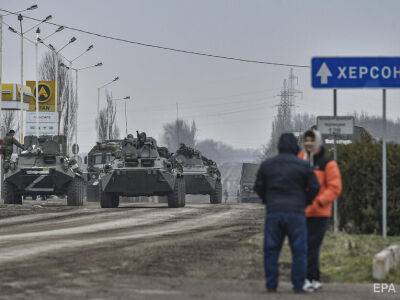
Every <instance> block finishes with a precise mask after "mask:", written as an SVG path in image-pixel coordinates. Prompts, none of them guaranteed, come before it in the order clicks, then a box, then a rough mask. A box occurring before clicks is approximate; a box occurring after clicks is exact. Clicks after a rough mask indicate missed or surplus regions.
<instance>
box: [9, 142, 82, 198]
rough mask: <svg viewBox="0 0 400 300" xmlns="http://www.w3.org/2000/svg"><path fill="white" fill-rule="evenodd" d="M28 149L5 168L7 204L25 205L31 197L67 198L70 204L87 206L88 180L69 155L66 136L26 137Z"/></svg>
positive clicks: (14, 157)
mask: <svg viewBox="0 0 400 300" xmlns="http://www.w3.org/2000/svg"><path fill="white" fill-rule="evenodd" d="M24 144H25V148H27V150H25V151H22V152H21V154H20V155H19V156H16V155H15V156H14V155H13V158H12V159H11V160H10V161H7V162H5V165H4V167H5V168H4V172H5V174H4V184H3V193H4V194H3V195H4V203H6V204H22V198H23V197H25V196H31V197H32V198H34V199H35V198H36V197H37V196H48V195H57V196H65V195H66V196H67V205H69V206H80V205H82V204H83V196H84V181H83V177H82V173H81V171H80V169H79V167H78V165H77V162H76V160H75V159H73V158H69V157H68V156H67V155H66V153H67V149H66V138H65V136H54V137H52V136H40V137H39V138H37V137H36V136H26V137H25V139H24Z"/></svg>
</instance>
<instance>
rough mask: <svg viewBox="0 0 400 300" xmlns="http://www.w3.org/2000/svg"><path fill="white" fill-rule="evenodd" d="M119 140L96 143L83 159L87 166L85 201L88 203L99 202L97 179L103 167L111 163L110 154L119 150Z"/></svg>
mask: <svg viewBox="0 0 400 300" xmlns="http://www.w3.org/2000/svg"><path fill="white" fill-rule="evenodd" d="M121 142H122V141H121V140H107V141H104V142H97V143H96V145H95V146H94V147H93V148H92V149H91V150H90V151H89V153H88V155H87V156H86V157H85V159H84V160H85V161H84V162H85V164H86V165H87V173H86V180H87V182H86V200H87V201H89V202H97V201H100V198H99V197H100V195H99V193H98V192H99V188H98V184H99V177H100V173H102V172H104V167H105V165H107V164H110V163H111V157H112V153H115V152H116V151H118V149H119V148H120V144H121Z"/></svg>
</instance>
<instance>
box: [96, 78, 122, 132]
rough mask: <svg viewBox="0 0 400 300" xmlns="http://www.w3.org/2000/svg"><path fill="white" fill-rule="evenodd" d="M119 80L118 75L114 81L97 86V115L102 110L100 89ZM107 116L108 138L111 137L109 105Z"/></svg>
mask: <svg viewBox="0 0 400 300" xmlns="http://www.w3.org/2000/svg"><path fill="white" fill-rule="evenodd" d="M117 80H119V77H118V76H116V77H114V79H113V80H112V81H110V82H107V83H105V84H103V85H102V86H99V87H98V88H97V116H99V112H100V89H102V88H104V87H106V86H108V85H110V84H111V83H113V82H115V81H117ZM106 114H107V115H106V117H107V128H106V139H108V138H109V137H108V125H109V124H108V118H109V112H108V106H107V112H106Z"/></svg>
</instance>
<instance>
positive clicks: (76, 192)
mask: <svg viewBox="0 0 400 300" xmlns="http://www.w3.org/2000/svg"><path fill="white" fill-rule="evenodd" d="M67 205H68V206H82V205H83V180H82V179H81V178H79V177H75V178H74V179H72V181H71V183H70V184H69V187H68V192H67Z"/></svg>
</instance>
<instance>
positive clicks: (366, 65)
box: [311, 57, 400, 89]
mask: <svg viewBox="0 0 400 300" xmlns="http://www.w3.org/2000/svg"><path fill="white" fill-rule="evenodd" d="M311 76H312V78H311V82H312V87H313V88H329V89H333V88H400V57H314V58H313V59H312V60H311Z"/></svg>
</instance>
